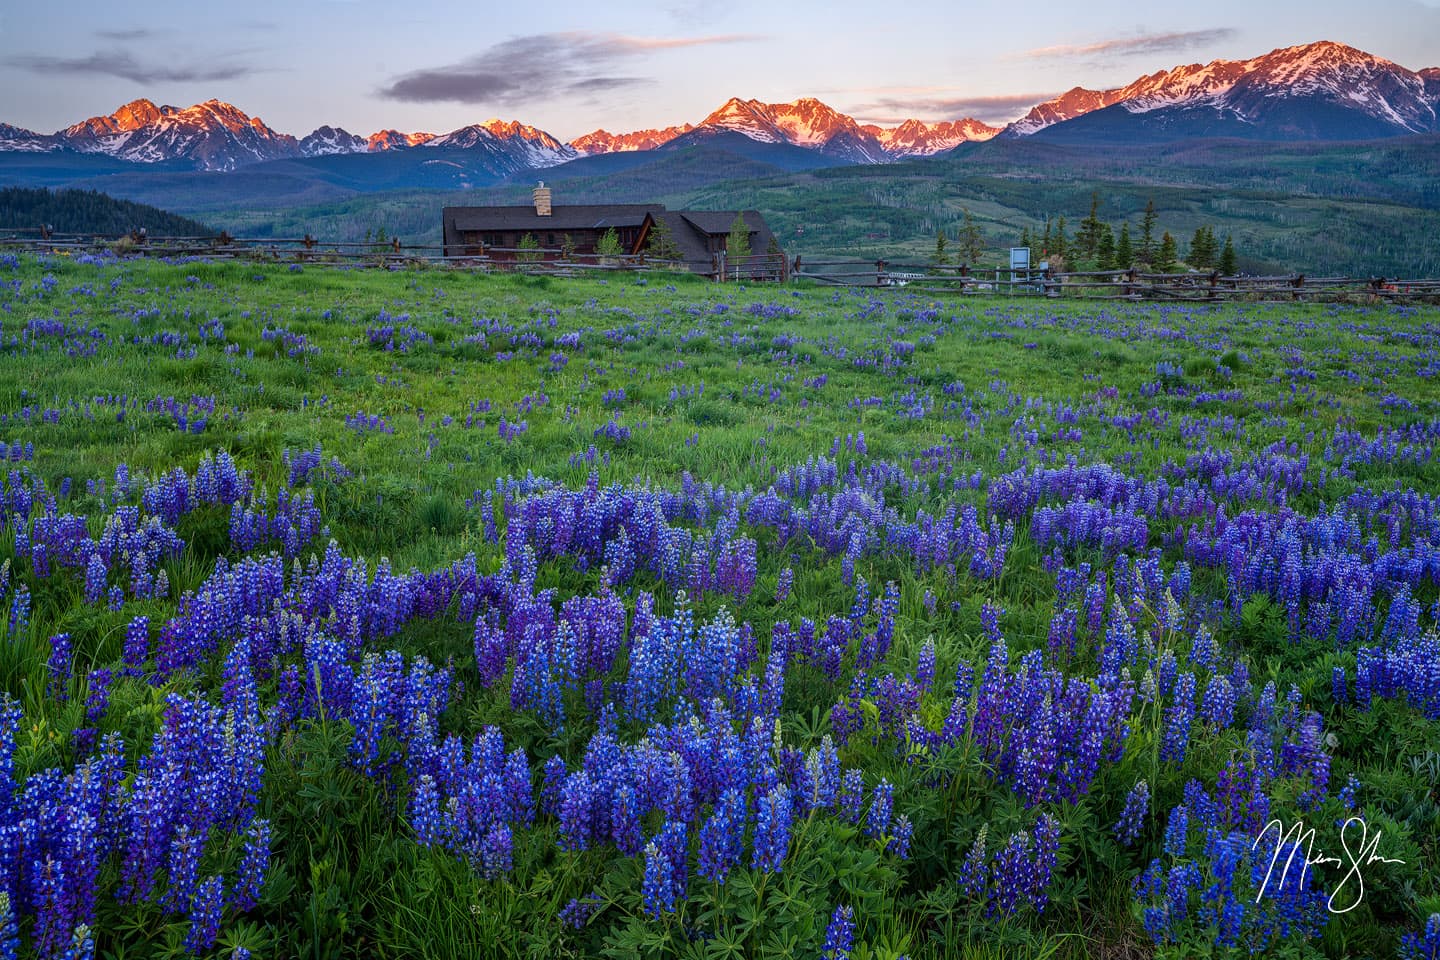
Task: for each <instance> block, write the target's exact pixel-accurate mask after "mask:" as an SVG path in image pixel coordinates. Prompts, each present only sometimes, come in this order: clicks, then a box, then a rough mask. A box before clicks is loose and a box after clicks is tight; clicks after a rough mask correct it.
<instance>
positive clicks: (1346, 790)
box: [1340, 774, 1360, 810]
mask: <svg viewBox="0 0 1440 960" xmlns="http://www.w3.org/2000/svg"><path fill="white" fill-rule="evenodd" d="M1359 792H1360V781H1359V780H1357V779H1355V775H1354V774H1351V775H1350V777H1349V778H1348V779H1347V780H1346V781H1345V786H1343V787H1341V788H1340V806H1342V807H1344V808H1345V809H1346V810H1354V809H1355V795H1356V794H1358V793H1359Z"/></svg>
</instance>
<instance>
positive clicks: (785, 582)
mask: <svg viewBox="0 0 1440 960" xmlns="http://www.w3.org/2000/svg"><path fill="white" fill-rule="evenodd" d="M794 585H795V571H794V570H792V569H791V568H790V567H786V568H785V569H784V570H781V571H780V577H779V579H778V580H776V582H775V602H776V603H784V602H785V601H786V599H787V598H789V596H790V589H791V587H793V586H794Z"/></svg>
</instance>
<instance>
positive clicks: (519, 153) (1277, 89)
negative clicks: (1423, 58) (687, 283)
mask: <svg viewBox="0 0 1440 960" xmlns="http://www.w3.org/2000/svg"><path fill="white" fill-rule="evenodd" d="M1434 131H1440V68H1436V67H1431V68H1428V69H1424V70H1420V71H1412V70H1409V69H1407V68H1405V67H1402V66H1400V65H1399V64H1396V63H1392V62H1391V61H1389V60H1385V59H1383V58H1381V57H1377V56H1374V55H1371V54H1368V53H1365V52H1364V51H1361V50H1357V49H1355V48H1353V47H1348V46H1345V45H1343V44H1339V43H1333V42H1329V41H1322V42H1318V43H1310V44H1304V45H1301V46H1294V47H1286V48H1283V49H1279V50H1274V51H1272V52H1270V53H1267V54H1265V55H1263V56H1260V57H1255V58H1253V59H1250V60H1215V61H1212V62H1210V63H1208V64H1190V65H1187V66H1180V67H1175V68H1174V69H1171V70H1162V71H1157V72H1156V73H1153V74H1150V75H1148V76H1144V77H1140V78H1139V79H1137V80H1136V81H1134V82H1133V83H1130V84H1127V85H1126V86H1123V87H1116V88H1113V89H1108V90H1088V89H1085V88H1081V87H1076V88H1074V89H1072V90H1070V91H1068V92H1066V93H1064V94H1062V95H1060V96H1059V97H1056V98H1054V99H1051V100H1047V101H1045V102H1044V103H1040V104H1037V105H1036V106H1035V107H1033V108H1032V109H1031V110H1030V111H1029V112H1028V113H1027V114H1025V116H1024V117H1022V118H1021V119H1019V120H1017V121H1015V122H1014V123H1011V124H1009V125H1008V126H1006V127H1005V128H1003V129H1000V128H997V127H992V126H988V125H986V124H984V123H981V122H980V121H978V120H973V119H968V118H966V119H960V120H953V121H941V122H933V123H932V122H926V121H922V120H916V119H910V120H905V121H904V122H902V123H900V124H898V125H896V126H893V127H881V126H878V125H874V124H861V123H859V122H858V121H856V120H855V118H853V117H851V116H848V115H846V114H844V113H841V112H839V111H837V110H835V109H833V108H831V107H829V106H827V105H826V104H824V103H822V102H820V101H819V100H816V99H814V98H812V97H802V98H801V99H798V100H795V101H793V102H790V103H763V102H761V101H758V100H744V99H740V98H738V97H735V98H731V99H730V100H727V101H726V102H725V103H724V104H722V105H721V106H720V107H719V108H718V109H716V110H715V111H713V112H712V113H711V114H709V115H708V116H707V117H705V118H704V119H703V120H701V121H700V122H699V123H698V124H694V125H691V124H689V123H686V124H683V125H680V126H672V127H666V128H663V129H650V130H637V131H633V132H630V133H618V134H617V133H610V132H608V131H606V130H604V129H600V130H596V131H594V132H592V133H588V134H585V135H583V136H580V137H576V138H575V139H574V140H572V141H570V142H569V143H565V142H562V141H561V140H559V139H558V138H556V137H554V136H552V135H550V134H549V133H547V132H545V131H544V130H540V129H537V128H535V127H533V126H529V125H527V124H523V123H520V122H518V121H502V120H487V121H485V122H483V123H476V124H471V125H468V126H465V127H461V128H460V129H458V130H452V131H450V132H449V133H445V134H438V135H437V134H433V133H423V132H411V133H405V132H402V131H398V130H382V131H378V132H376V133H373V134H371V135H369V136H368V137H365V136H359V135H356V134H353V133H350V132H348V131H346V130H343V129H340V128H337V127H333V126H329V125H325V126H321V127H318V128H317V129H315V130H314V131H313V132H311V133H310V134H308V135H306V136H305V137H302V138H296V137H294V136H291V135H289V134H284V133H279V132H277V131H275V130H273V129H271V128H270V127H269V126H268V125H266V124H265V123H264V122H263V121H262V120H261V119H260V118H259V117H255V116H250V115H248V114H246V113H245V112H244V111H242V110H240V109H239V108H238V107H235V106H233V105H232V104H229V103H225V102H223V101H221V100H207V101H206V102H204V103H200V104H196V105H194V106H191V107H186V108H183V109H182V108H179V107H173V106H157V105H156V104H155V103H153V102H151V101H150V100H147V99H139V100H135V101H133V102H131V103H127V104H125V105H124V106H122V107H120V108H119V109H117V110H116V111H115V112H114V113H111V114H109V115H107V116H98V117H91V118H89V119H87V120H83V121H81V122H79V123H76V124H73V125H72V126H69V127H66V128H65V129H63V130H59V131H57V132H55V133H53V134H40V133H36V132H34V131H30V130H25V129H21V128H19V127H14V126H11V125H9V124H5V123H0V152H26V153H55V154H82V155H97V156H100V157H107V158H111V159H113V160H121V161H130V162H132V163H137V164H164V165H165V167H166V168H167V169H172V170H173V169H192V170H206V171H234V170H237V169H239V168H242V167H245V166H248V165H252V164H257V163H263V162H266V161H287V160H300V159H305V158H318V157H341V156H348V155H367V154H392V153H395V152H408V151H413V150H417V149H418V150H421V151H422V153H421V154H417V157H425V158H427V159H423V160H418V161H417V162H418V163H420V164H426V163H431V164H433V163H442V164H445V163H449V164H452V165H453V163H454V162H455V159H456V158H457V157H461V158H463V160H464V162H465V163H466V164H468V165H470V166H472V167H474V168H476V169H480V170H483V171H484V172H485V174H486V175H487V176H490V177H495V178H503V177H506V176H510V175H515V174H519V173H523V172H526V171H531V170H539V169H546V168H551V167H555V166H558V165H561V164H566V163H570V162H572V161H577V160H583V159H585V158H587V157H591V158H593V157H597V156H601V155H609V154H626V153H638V152H646V151H657V150H680V149H683V148H684V147H686V146H692V145H707V144H708V145H724V146H726V147H727V148H731V147H735V146H736V145H740V148H741V149H740V152H741V153H742V154H743V155H744V156H747V157H749V158H751V159H759V158H761V157H764V158H765V159H770V160H771V162H775V163H777V164H778V165H780V166H782V167H785V168H787V169H796V168H800V167H803V166H832V165H847V164H873V163H886V162H891V161H896V160H903V159H909V158H914V157H926V156H933V155H936V154H941V153H946V152H949V151H951V150H954V149H955V148H957V147H959V146H961V145H963V144H968V143H975V142H978V141H983V140H988V139H990V138H992V137H996V136H999V137H1002V138H1024V137H1037V138H1040V139H1050V140H1054V141H1057V142H1064V141H1070V142H1080V143H1083V142H1107V143H1112V144H1113V143H1120V144H1123V143H1145V142H1163V141H1170V140H1178V139H1185V138H1188V137H1192V136H1205V137H1242V138H1246V139H1259V140H1281V141H1285V140H1289V141H1294V140H1321V141H1328V140H1364V139H1377V138H1383V137H1391V136H1401V135H1406V134H1416V133H1426V132H1434ZM737 135H738V137H739V138H743V141H742V140H740V139H737ZM425 150H437V151H441V152H439V153H436V154H428V153H424V152H423V151H425ZM766 151H770V153H771V154H773V155H774V157H778V158H781V159H778V160H777V159H772V158H771V156H770V154H767V153H766ZM796 151H803V154H802V153H797V152H796ZM806 158H809V159H806Z"/></svg>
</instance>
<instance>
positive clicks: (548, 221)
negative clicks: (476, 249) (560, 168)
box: [442, 203, 665, 230]
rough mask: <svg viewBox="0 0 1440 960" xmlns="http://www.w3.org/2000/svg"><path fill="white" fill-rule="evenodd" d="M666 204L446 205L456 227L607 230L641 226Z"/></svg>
mask: <svg viewBox="0 0 1440 960" xmlns="http://www.w3.org/2000/svg"><path fill="white" fill-rule="evenodd" d="M664 209H665V208H664V207H662V206H660V205H659V204H653V203H596V204H566V205H565V206H556V207H555V208H554V212H553V213H552V214H551V215H550V216H548V217H542V216H540V215H538V214H537V213H536V212H535V207H534V205H532V204H526V205H525V206H514V207H446V208H445V210H444V211H443V212H442V216H443V217H444V218H445V224H446V226H453V228H454V229H456V230H591V229H594V230H605V229H607V228H609V227H638V226H640V225H641V224H642V223H644V222H645V215H646V214H655V213H658V212H659V211H661V210H664Z"/></svg>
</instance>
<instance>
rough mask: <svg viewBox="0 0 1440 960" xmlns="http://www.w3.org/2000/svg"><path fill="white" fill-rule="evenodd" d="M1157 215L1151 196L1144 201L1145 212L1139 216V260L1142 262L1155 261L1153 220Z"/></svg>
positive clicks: (1150, 262)
mask: <svg viewBox="0 0 1440 960" xmlns="http://www.w3.org/2000/svg"><path fill="white" fill-rule="evenodd" d="M1158 219H1159V215H1158V214H1157V213H1156V212H1155V198H1154V197H1151V198H1150V199H1149V200H1146V201H1145V214H1144V216H1142V217H1141V218H1140V261H1141V262H1142V263H1148V264H1152V265H1153V264H1154V263H1155V254H1156V250H1155V221H1156V220H1158Z"/></svg>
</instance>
